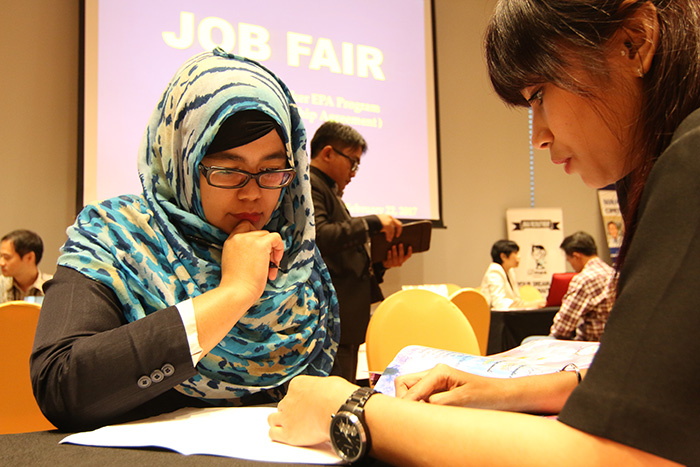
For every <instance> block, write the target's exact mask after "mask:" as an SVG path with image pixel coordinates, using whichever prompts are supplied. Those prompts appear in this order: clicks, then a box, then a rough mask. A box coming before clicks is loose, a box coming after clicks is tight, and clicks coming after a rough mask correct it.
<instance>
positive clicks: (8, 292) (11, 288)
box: [0, 271, 53, 303]
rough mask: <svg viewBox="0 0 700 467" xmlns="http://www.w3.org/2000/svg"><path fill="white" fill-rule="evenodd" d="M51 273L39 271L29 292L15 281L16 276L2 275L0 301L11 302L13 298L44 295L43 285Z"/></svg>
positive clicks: (0, 279)
mask: <svg viewBox="0 0 700 467" xmlns="http://www.w3.org/2000/svg"><path fill="white" fill-rule="evenodd" d="M52 277H53V276H52V275H51V274H44V273H43V272H41V271H39V274H38V275H37V277H36V280H35V281H34V283H33V284H32V285H31V286H30V287H29V290H28V291H27V293H24V292H23V291H22V289H20V288H19V286H18V285H17V284H16V283H15V280H14V278H12V277H5V276H0V303H5V302H11V301H13V300H24V298H25V297H30V296H31V297H43V296H44V291H43V289H42V286H43V285H44V282H46V281H48V280H49V279H51V278H52Z"/></svg>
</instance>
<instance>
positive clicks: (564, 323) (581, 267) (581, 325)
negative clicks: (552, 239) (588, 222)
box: [549, 232, 615, 341]
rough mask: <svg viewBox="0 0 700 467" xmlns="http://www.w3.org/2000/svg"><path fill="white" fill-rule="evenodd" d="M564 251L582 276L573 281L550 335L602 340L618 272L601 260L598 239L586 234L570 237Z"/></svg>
mask: <svg viewBox="0 0 700 467" xmlns="http://www.w3.org/2000/svg"><path fill="white" fill-rule="evenodd" d="M561 249H562V250H564V254H565V255H566V261H568V262H569V264H570V265H571V267H572V268H574V271H576V272H577V273H578V274H576V275H575V276H574V277H573V279H571V282H569V287H568V289H567V290H566V294H565V295H564V298H563V299H562V303H561V307H560V308H559V311H558V312H557V314H556V315H555V316H554V323H553V324H552V328H551V329H550V331H549V333H550V335H551V336H553V337H556V338H557V339H573V340H577V341H598V340H600V336H601V335H602V334H603V330H604V329H605V323H606V322H607V321H608V315H609V314H610V309H611V308H612V305H613V301H614V294H615V292H614V290H611V289H614V286H613V285H612V284H613V282H612V278H613V275H614V272H615V270H614V269H613V268H612V267H610V266H608V265H607V264H605V262H603V260H602V259H600V258H599V257H598V248H597V246H596V243H595V240H594V239H593V237H591V236H590V235H589V234H587V233H585V232H576V233H574V234H572V235H569V236H568V237H566V238H565V239H564V241H563V242H562V243H561Z"/></svg>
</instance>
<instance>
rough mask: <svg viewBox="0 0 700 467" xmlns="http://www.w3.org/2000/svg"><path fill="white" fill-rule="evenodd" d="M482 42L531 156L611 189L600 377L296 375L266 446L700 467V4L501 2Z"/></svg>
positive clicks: (391, 455) (473, 460)
mask: <svg viewBox="0 0 700 467" xmlns="http://www.w3.org/2000/svg"><path fill="white" fill-rule="evenodd" d="M485 37H486V39H485V43H486V57H487V58H486V62H487V64H488V70H489V76H490V78H491V83H492V85H493V87H494V89H495V90H496V92H497V94H498V95H499V96H500V97H501V99H502V100H503V101H504V102H506V103H507V104H510V105H513V106H518V107H528V106H529V107H531V109H532V144H533V146H534V147H535V148H537V149H546V150H549V152H550V156H551V159H552V161H553V162H554V163H557V164H561V165H562V166H565V170H566V173H568V174H573V173H575V174H579V175H580V176H581V178H582V179H583V181H584V182H585V183H586V184H587V185H588V186H590V187H592V188H602V187H604V186H607V185H609V184H610V183H614V182H617V183H616V187H617V189H618V193H619V194H620V196H618V199H620V200H622V202H621V206H622V212H623V218H624V221H625V225H626V228H625V239H624V241H623V244H622V249H621V253H620V256H619V258H618V261H617V263H616V265H617V269H618V270H619V271H620V273H619V281H618V286H617V296H616V299H615V304H614V305H613V309H612V311H611V312H610V319H609V320H608V323H607V324H606V327H605V333H604V335H603V338H602V339H601V342H600V347H599V349H598V351H597V353H596V355H595V358H594V359H593V361H592V363H591V366H590V368H589V369H588V370H581V371H580V372H577V371H575V370H576V369H573V370H574V371H561V372H557V373H553V374H547V375H539V376H525V377H519V378H507V379H506V378H484V377H477V376H474V375H469V374H466V373H463V372H458V371H457V370H454V369H451V368H449V367H447V366H445V365H441V366H437V367H436V368H435V369H433V370H431V371H428V372H425V373H419V374H417V375H406V376H404V377H400V378H397V380H396V386H397V391H396V392H397V395H398V396H399V397H396V398H394V397H390V396H387V395H383V394H374V393H372V392H371V390H370V389H369V388H357V386H354V385H352V384H350V383H349V382H347V381H344V380H342V379H340V378H336V377H328V378H314V377H310V376H300V377H297V378H294V379H293V380H292V381H291V382H290V384H289V389H288V392H287V396H286V397H285V398H284V399H283V400H282V401H281V402H280V403H279V405H278V411H277V412H274V413H272V414H271V415H270V417H269V419H268V422H269V425H270V437H271V438H272V439H273V440H277V441H281V442H285V443H290V444H295V445H313V444H317V443H320V442H323V441H328V440H330V439H333V440H335V442H336V445H337V446H339V448H338V449H337V450H338V452H344V453H347V454H348V455H351V456H353V457H362V455H363V453H365V452H367V451H368V452H371V454H372V455H373V456H374V457H376V458H378V459H380V460H383V461H387V462H389V463H391V464H393V465H425V466H436V465H439V466H443V465H478V466H485V465H497V466H520V465H555V466H558V465H577V466H578V465H581V466H583V465H624V466H629V465H636V466H641V465H643V466H651V465H654V466H670V465H698V461H699V460H700V443H698V439H700V398H699V397H698V394H700V378H698V374H700V359H698V358H696V356H697V355H698V353H699V352H700V339H698V337H697V333H698V329H700V307H699V306H698V303H700V287H698V284H697V278H698V277H700V261H698V258H700V203H698V200H699V199H700V151H698V148H699V147H700V2H698V1H697V0H673V1H667V0H653V1H650V0H567V1H559V0H499V1H498V2H497V4H496V6H495V13H494V15H493V17H492V18H491V20H490V22H489V25H488V28H487V31H486V33H485ZM494 124H498V122H494ZM567 367H568V368H569V369H572V368H571V367H570V366H567ZM350 396H352V397H350ZM416 401H421V402H420V403H419V402H416ZM344 402H345V404H344ZM341 406H342V407H343V408H344V412H343V413H344V415H343V413H337V412H336V411H338V409H339V407H341ZM453 406H459V407H453ZM486 409H491V410H486ZM516 411H518V412H528V413H531V414H535V415H529V414H526V413H515V412H516ZM334 412H336V415H335V418H331V417H330V416H329V414H330V413H334ZM348 413H352V414H353V415H354V417H355V418H351V417H349V416H348V415H347V414H348ZM542 413H558V416H557V418H556V420H553V419H549V418H545V417H541V416H539V414H542ZM336 419H337V420H338V421H336ZM332 428H333V429H332ZM362 429H364V431H362V432H361V431H360V430H362ZM360 432H361V433H362V434H363V435H364V438H361V437H360V436H353V435H356V434H357V433H360Z"/></svg>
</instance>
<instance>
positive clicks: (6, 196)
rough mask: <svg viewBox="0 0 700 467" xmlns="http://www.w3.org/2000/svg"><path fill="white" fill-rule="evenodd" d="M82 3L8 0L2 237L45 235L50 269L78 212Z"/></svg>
mask: <svg viewBox="0 0 700 467" xmlns="http://www.w3.org/2000/svg"><path fill="white" fill-rule="evenodd" d="M78 6H79V2H78V0H26V1H21V2H19V1H12V0H2V9H1V11H2V13H1V14H0V47H1V49H0V57H2V65H1V67H2V72H0V103H2V104H0V142H1V143H0V158H1V159H0V160H1V165H0V167H1V169H0V170H1V173H2V176H1V177H0V199H2V208H0V236H2V235H4V234H6V233H7V232H9V231H11V230H14V229H17V228H26V229H30V230H33V231H35V232H37V233H39V234H40V235H41V236H42V238H43V239H44V259H43V260H42V261H41V264H40V265H39V266H40V268H41V269H42V270H44V271H46V272H51V273H53V271H54V270H55V264H56V258H57V257H58V248H59V247H60V246H61V245H62V244H63V242H64V240H65V230H66V227H67V226H68V225H70V224H71V223H72V221H73V217H74V216H75V199H76V195H75V193H76V188H75V187H76V164H77V141H78V57H79V54H78V50H79V43H78V42H79V34H78V32H79V7H78Z"/></svg>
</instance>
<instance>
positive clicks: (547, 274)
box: [506, 208, 566, 297]
mask: <svg viewBox="0 0 700 467" xmlns="http://www.w3.org/2000/svg"><path fill="white" fill-rule="evenodd" d="M506 221H507V224H508V239H509V240H512V241H514V242H515V243H517V244H518V246H519V247H520V266H518V268H517V269H516V270H515V275H516V277H517V280H518V287H522V286H523V285H526V284H527V285H532V286H534V287H535V288H536V289H537V290H539V291H540V293H541V294H542V295H543V296H544V297H546V296H547V293H548V292H549V285H550V283H551V281H552V274H553V273H555V272H565V271H566V257H565V256H564V252H563V251H562V250H561V248H559V245H561V242H562V241H563V240H564V233H563V232H564V227H563V213H562V210H561V208H518V209H508V210H507V211H506Z"/></svg>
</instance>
